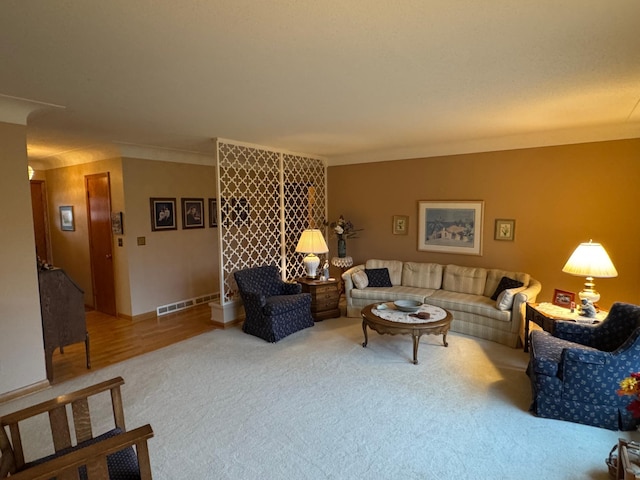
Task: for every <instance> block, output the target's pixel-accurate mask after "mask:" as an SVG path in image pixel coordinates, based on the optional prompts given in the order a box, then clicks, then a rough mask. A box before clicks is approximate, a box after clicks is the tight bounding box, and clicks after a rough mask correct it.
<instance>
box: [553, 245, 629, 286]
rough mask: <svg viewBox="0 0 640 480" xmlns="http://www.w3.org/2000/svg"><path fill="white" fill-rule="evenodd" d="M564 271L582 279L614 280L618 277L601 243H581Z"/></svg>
mask: <svg viewBox="0 0 640 480" xmlns="http://www.w3.org/2000/svg"><path fill="white" fill-rule="evenodd" d="M562 271H563V272H565V273H570V274H571V275H578V276H581V277H595V278H612V277H617V276H618V271H617V270H616V267H614V266H613V262H612V261H611V259H610V258H609V255H608V254H607V251H606V250H605V249H604V247H603V246H602V245H601V244H599V243H593V242H591V241H589V242H588V243H581V244H580V245H578V248H576V249H575V251H574V252H573V253H572V254H571V256H570V257H569V260H567V263H565V265H564V267H562Z"/></svg>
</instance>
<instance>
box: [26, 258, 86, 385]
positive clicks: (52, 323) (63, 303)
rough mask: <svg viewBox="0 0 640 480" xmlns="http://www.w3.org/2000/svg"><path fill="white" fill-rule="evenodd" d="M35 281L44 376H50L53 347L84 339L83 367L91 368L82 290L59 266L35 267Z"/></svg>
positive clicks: (51, 376) (51, 372)
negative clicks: (36, 284) (37, 268)
mask: <svg viewBox="0 0 640 480" xmlns="http://www.w3.org/2000/svg"><path fill="white" fill-rule="evenodd" d="M38 283H39V286H40V311H41V314H42V335H43V340H44V352H45V361H46V368H47V378H48V379H49V381H51V380H53V352H54V350H55V349H56V348H60V351H62V350H63V348H64V347H65V346H67V345H71V344H73V343H78V342H84V343H85V350H86V355H87V368H91V360H90V356H89V333H88V332H87V323H86V318H85V313H84V292H83V291H82V289H81V288H80V287H78V285H76V283H75V282H74V281H73V280H71V278H69V276H68V275H67V274H66V273H65V271H64V270H62V269H60V268H54V269H53V270H41V271H39V272H38Z"/></svg>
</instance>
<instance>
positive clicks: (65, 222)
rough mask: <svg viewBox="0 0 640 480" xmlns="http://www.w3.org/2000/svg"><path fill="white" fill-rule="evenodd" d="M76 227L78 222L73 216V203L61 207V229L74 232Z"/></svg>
mask: <svg viewBox="0 0 640 480" xmlns="http://www.w3.org/2000/svg"><path fill="white" fill-rule="evenodd" d="M75 229H76V222H75V220H74V218H73V205H65V206H64V207H60V230H62V231H64V232H73V231H75Z"/></svg>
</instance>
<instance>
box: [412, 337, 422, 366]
mask: <svg viewBox="0 0 640 480" xmlns="http://www.w3.org/2000/svg"><path fill="white" fill-rule="evenodd" d="M411 336H412V337H413V364H414V365H417V364H418V345H420V336H419V335H415V334H414V335H411Z"/></svg>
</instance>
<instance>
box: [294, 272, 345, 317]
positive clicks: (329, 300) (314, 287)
mask: <svg viewBox="0 0 640 480" xmlns="http://www.w3.org/2000/svg"><path fill="white" fill-rule="evenodd" d="M296 282H298V283H299V284H300V285H302V291H303V292H305V293H310V294H311V316H312V317H313V319H314V320H315V321H316V322H319V321H321V320H324V319H326V318H337V317H339V316H340V307H339V306H338V304H339V302H340V294H339V293H338V281H337V280H315V279H313V278H305V277H303V278H298V279H296Z"/></svg>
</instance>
